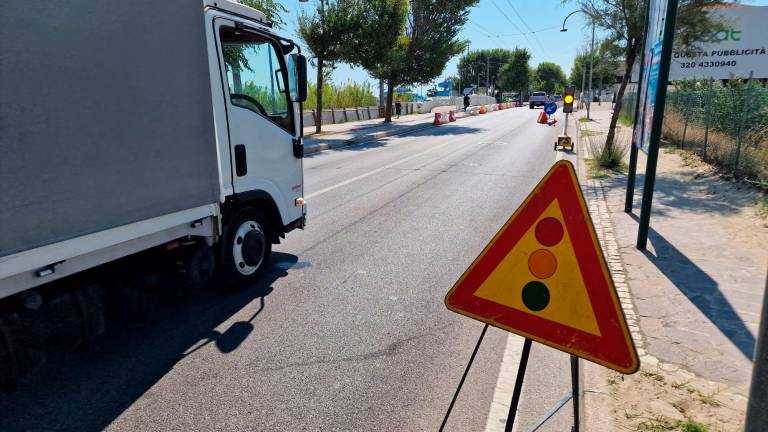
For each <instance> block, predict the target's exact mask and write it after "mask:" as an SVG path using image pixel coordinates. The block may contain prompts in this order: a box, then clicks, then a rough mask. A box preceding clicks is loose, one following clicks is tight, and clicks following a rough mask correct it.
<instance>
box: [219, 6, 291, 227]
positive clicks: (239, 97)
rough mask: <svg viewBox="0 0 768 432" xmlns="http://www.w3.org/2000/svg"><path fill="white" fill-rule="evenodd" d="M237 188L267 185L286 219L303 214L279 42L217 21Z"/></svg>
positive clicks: (287, 94) (284, 222)
mask: <svg viewBox="0 0 768 432" xmlns="http://www.w3.org/2000/svg"><path fill="white" fill-rule="evenodd" d="M215 23H216V26H215V28H216V29H217V32H218V38H219V47H220V52H219V55H220V56H221V57H220V58H221V64H222V66H221V74H222V81H223V82H224V89H223V91H224V98H225V99H226V101H225V106H226V112H227V123H228V126H229V143H230V150H231V151H230V154H231V159H232V179H233V181H232V183H233V188H234V191H235V192H236V193H242V192H246V191H253V190H262V191H265V192H267V193H269V194H270V195H271V196H272V197H273V199H274V200H275V204H276V205H277V207H278V209H279V211H280V215H281V217H282V219H283V224H284V225H287V224H288V223H290V222H292V221H295V220H296V219H299V218H300V217H302V216H303V211H304V207H303V206H301V205H296V204H295V202H296V198H299V197H301V196H302V194H303V173H302V159H301V157H300V156H299V157H296V156H294V150H293V144H294V139H298V138H299V136H300V135H299V134H298V133H297V131H298V122H299V119H298V118H296V113H295V111H296V110H295V109H294V106H293V102H291V100H290V94H289V91H288V89H287V83H288V82H289V80H288V71H287V68H286V64H285V56H284V55H283V53H282V51H281V48H280V44H279V43H278V42H277V41H275V40H274V39H272V38H270V37H269V35H267V34H261V33H258V32H256V31H251V30H249V29H244V28H238V27H236V26H235V24H234V22H232V21H229V20H226V19H217V20H216V21H215Z"/></svg>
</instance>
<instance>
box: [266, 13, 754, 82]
mask: <svg viewBox="0 0 768 432" xmlns="http://www.w3.org/2000/svg"><path fill="white" fill-rule="evenodd" d="M281 3H282V4H283V5H284V6H285V7H286V9H288V10H289V12H288V13H287V14H285V15H284V17H283V18H284V21H286V24H287V25H286V28H285V29H284V30H283V31H284V32H287V33H288V34H289V35H290V36H291V37H293V38H295V39H298V36H297V34H296V16H297V15H298V11H300V10H307V11H311V10H314V8H315V7H316V6H317V0H310V1H309V3H300V2H299V1H298V0H285V1H282V2H281ZM741 3H744V4H752V5H759V6H765V5H768V0H747V1H742V2H741ZM576 9H577V7H576V6H575V4H574V3H572V2H569V3H565V4H563V2H562V1H561V0H480V3H479V4H478V5H477V6H475V7H474V8H472V10H471V12H470V15H469V21H468V22H467V24H466V25H465V26H464V28H463V29H462V30H461V32H460V36H459V37H460V38H462V39H466V40H469V41H470V44H471V45H470V49H471V50H475V49H483V48H509V49H512V48H514V47H516V46H519V47H523V48H527V49H528V50H529V51H530V52H531V54H532V58H531V65H532V66H535V65H537V64H539V63H541V62H544V61H551V62H555V63H557V64H559V65H560V66H561V67H562V68H563V70H564V71H565V73H566V74H569V73H570V70H571V67H572V66H573V59H574V58H575V57H576V54H577V53H578V52H579V50H582V49H584V48H585V47H588V46H589V39H590V28H588V27H587V25H586V22H585V19H584V16H583V14H574V15H573V16H571V17H570V18H569V19H568V23H567V25H566V27H567V28H568V31H567V32H565V33H562V32H560V31H559V29H560V26H561V25H562V23H563V18H565V16H566V15H568V14H569V13H570V12H572V11H574V10H576ZM532 31H533V32H535V33H533V34H530V32H532ZM521 33H529V34H526V35H521ZM599 38H600V34H599V31H598V35H597V37H596V39H597V40H599ZM457 63H458V57H457V58H454V59H452V60H451V61H450V62H448V64H447V65H446V67H445V70H444V71H443V74H442V75H441V77H440V78H439V79H437V80H436V82H437V81H440V80H441V78H442V77H444V76H448V75H451V74H455V73H456V64H457ZM310 76H314V75H310ZM332 80H333V81H334V82H335V83H343V82H345V81H347V80H352V81H358V82H362V81H366V80H368V81H369V82H371V83H372V84H375V81H374V80H373V79H371V78H370V77H369V76H368V74H367V73H366V72H365V71H364V70H362V69H360V68H351V67H349V66H348V65H344V64H341V65H339V66H338V67H337V69H336V70H335V71H334V73H333V77H332Z"/></svg>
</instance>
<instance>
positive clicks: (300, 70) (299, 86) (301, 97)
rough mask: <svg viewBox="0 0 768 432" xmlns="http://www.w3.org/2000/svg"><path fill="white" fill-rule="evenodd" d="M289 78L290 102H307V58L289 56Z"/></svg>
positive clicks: (299, 55) (298, 55)
mask: <svg viewBox="0 0 768 432" xmlns="http://www.w3.org/2000/svg"><path fill="white" fill-rule="evenodd" d="M288 63H289V67H288V69H289V71H290V76H291V78H292V79H291V81H292V82H291V86H290V90H291V100H292V101H293V102H304V101H306V100H307V58H306V57H304V56H303V55H301V54H291V55H290V56H289V59H288Z"/></svg>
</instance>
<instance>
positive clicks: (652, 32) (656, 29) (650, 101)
mask: <svg viewBox="0 0 768 432" xmlns="http://www.w3.org/2000/svg"><path fill="white" fill-rule="evenodd" d="M666 16H667V0H651V1H650V4H649V6H648V33H647V35H646V39H645V45H644V46H643V49H644V53H643V64H642V66H641V71H642V81H641V83H640V89H639V90H640V94H639V97H640V104H639V106H638V108H639V112H638V118H637V124H635V130H634V133H633V139H632V142H633V143H634V144H635V146H637V147H638V148H640V149H641V150H643V151H644V152H646V153H647V152H648V146H649V144H650V139H651V126H652V125H653V116H654V107H655V106H656V94H657V92H658V87H659V86H658V84H659V66H660V62H661V51H662V50H661V47H662V45H663V43H664V20H665V19H666Z"/></svg>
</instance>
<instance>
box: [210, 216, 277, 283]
mask: <svg viewBox="0 0 768 432" xmlns="http://www.w3.org/2000/svg"><path fill="white" fill-rule="evenodd" d="M270 238H271V236H270V227H269V224H268V222H267V218H266V217H265V216H264V215H263V214H262V213H261V212H260V211H259V210H256V209H255V208H252V207H246V208H243V209H242V210H240V211H238V212H237V213H235V215H234V217H233V218H232V219H231V220H230V221H229V222H228V223H227V224H226V226H225V228H224V236H223V238H222V242H221V264H222V265H221V268H222V271H223V272H224V276H225V278H226V279H227V281H228V282H229V284H230V285H231V286H232V287H234V288H245V287H246V286H248V285H250V284H253V283H254V282H256V281H257V280H258V279H259V277H260V276H261V274H262V273H264V270H265V269H266V268H267V267H269V262H270V257H271V254H272V243H271V242H270V240H269V239H270Z"/></svg>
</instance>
